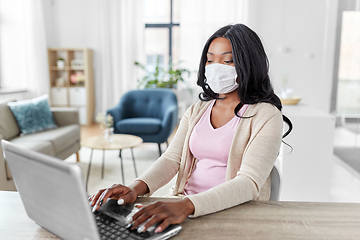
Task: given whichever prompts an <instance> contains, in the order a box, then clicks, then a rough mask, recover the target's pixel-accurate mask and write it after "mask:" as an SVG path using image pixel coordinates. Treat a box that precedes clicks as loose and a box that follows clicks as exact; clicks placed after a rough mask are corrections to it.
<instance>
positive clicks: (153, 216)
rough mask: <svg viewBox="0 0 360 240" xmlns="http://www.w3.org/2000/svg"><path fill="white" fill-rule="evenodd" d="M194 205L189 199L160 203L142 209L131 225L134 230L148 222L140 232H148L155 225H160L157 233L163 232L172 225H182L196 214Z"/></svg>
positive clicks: (133, 218)
mask: <svg viewBox="0 0 360 240" xmlns="http://www.w3.org/2000/svg"><path fill="white" fill-rule="evenodd" d="M194 209H195V208H194V205H193V204H192V202H191V201H190V200H189V199H188V198H183V199H181V200H178V201H159V202H155V203H153V204H150V205H148V206H146V207H143V208H141V209H140V210H139V211H138V212H137V213H136V214H135V215H134V216H133V217H132V221H131V224H132V225H133V228H136V227H138V226H139V225H140V224H141V223H144V222H146V221H147V222H146V223H145V224H144V225H143V227H140V228H139V229H138V231H139V232H144V231H146V230H147V229H148V228H149V227H151V226H152V225H154V224H155V223H160V225H159V226H157V228H156V229H155V233H159V232H162V231H163V230H164V229H165V228H167V227H168V226H169V225H170V224H177V223H182V222H183V221H184V220H185V219H186V218H187V217H188V216H189V215H191V214H193V213H194Z"/></svg>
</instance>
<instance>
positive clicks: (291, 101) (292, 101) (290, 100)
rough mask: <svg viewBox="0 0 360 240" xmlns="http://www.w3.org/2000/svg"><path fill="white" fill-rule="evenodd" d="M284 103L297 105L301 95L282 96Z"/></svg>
mask: <svg viewBox="0 0 360 240" xmlns="http://www.w3.org/2000/svg"><path fill="white" fill-rule="evenodd" d="M280 100H281V103H282V105H296V104H298V103H299V102H300V100H301V97H297V96H293V97H292V98H286V99H282V98H280Z"/></svg>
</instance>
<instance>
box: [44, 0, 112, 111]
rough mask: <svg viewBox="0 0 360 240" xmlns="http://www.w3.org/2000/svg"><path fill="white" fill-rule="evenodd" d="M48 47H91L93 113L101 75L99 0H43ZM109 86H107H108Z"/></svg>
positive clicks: (98, 94) (98, 104) (99, 92)
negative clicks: (93, 93)
mask: <svg viewBox="0 0 360 240" xmlns="http://www.w3.org/2000/svg"><path fill="white" fill-rule="evenodd" d="M43 3H44V11H45V13H44V15H45V20H46V34H47V47H49V48H52V47H53V48H58V47H59V48H90V49H92V50H93V64H94V81H95V103H96V106H95V108H96V109H95V112H98V110H97V109H100V107H99V106H101V102H100V101H99V100H100V99H101V96H100V94H101V89H102V87H103V86H102V84H101V78H100V71H101V69H100V68H99V67H98V66H100V50H99V49H100V38H99V32H100V29H99V24H98V22H99V19H98V17H99V13H98V0H44V1H43ZM109 87H110V86H109Z"/></svg>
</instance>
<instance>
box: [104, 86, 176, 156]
mask: <svg viewBox="0 0 360 240" xmlns="http://www.w3.org/2000/svg"><path fill="white" fill-rule="evenodd" d="M107 113H109V114H111V116H113V118H114V133H122V134H132V135H136V136H139V137H141V138H142V139H143V141H144V142H152V143H157V144H158V147H159V154H160V155H161V146H160V144H161V143H163V142H166V143H167V139H168V137H169V136H170V134H171V133H172V131H173V130H174V128H175V126H176V124H177V115H178V105H177V98H176V95H175V93H174V92H173V91H172V90H170V89H158V88H155V89H144V90H132V91H129V92H127V93H125V94H124V96H123V97H122V98H121V100H120V102H119V104H118V105H117V106H115V107H113V108H110V109H108V110H107Z"/></svg>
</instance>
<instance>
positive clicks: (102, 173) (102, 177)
mask: <svg viewBox="0 0 360 240" xmlns="http://www.w3.org/2000/svg"><path fill="white" fill-rule="evenodd" d="M102 160H103V161H102V167H101V179H104V163H105V150H104V149H103V159H102Z"/></svg>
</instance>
